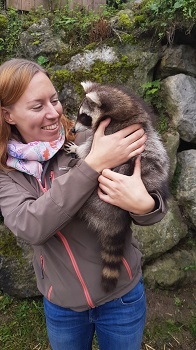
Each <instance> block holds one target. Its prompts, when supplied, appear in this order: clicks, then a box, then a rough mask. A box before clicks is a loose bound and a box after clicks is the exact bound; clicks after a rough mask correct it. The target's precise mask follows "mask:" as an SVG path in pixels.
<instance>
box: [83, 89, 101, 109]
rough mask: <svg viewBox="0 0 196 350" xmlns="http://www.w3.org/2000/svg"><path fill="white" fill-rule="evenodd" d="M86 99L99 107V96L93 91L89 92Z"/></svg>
mask: <svg viewBox="0 0 196 350" xmlns="http://www.w3.org/2000/svg"><path fill="white" fill-rule="evenodd" d="M86 98H87V99H88V100H90V101H92V102H94V103H95V104H96V105H97V106H98V107H101V101H100V99H99V96H98V95H97V93H96V92H95V91H92V92H89V93H88V94H86Z"/></svg>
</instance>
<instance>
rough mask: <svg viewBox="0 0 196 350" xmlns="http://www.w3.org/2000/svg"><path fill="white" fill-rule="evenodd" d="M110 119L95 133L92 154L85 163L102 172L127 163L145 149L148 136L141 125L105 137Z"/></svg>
mask: <svg viewBox="0 0 196 350" xmlns="http://www.w3.org/2000/svg"><path fill="white" fill-rule="evenodd" d="M109 123H110V119H106V120H104V121H102V122H101V123H100V125H99V127H98V129H97V130H96V132H95V135H94V139H93V144H92V147H91V151H90V153H89V154H88V155H87V157H86V158H85V161H86V163H87V164H88V165H90V166H91V167H92V168H93V169H94V170H96V171H98V172H102V170H103V169H106V168H109V169H111V168H114V167H116V166H118V165H121V164H123V163H126V162H127V161H128V160H129V159H130V158H132V157H134V156H136V155H138V154H140V153H141V152H143V151H144V149H145V141H146V138H147V137H146V135H145V133H144V130H143V129H142V127H141V125H140V124H134V125H130V126H128V127H126V128H124V129H122V130H120V131H117V132H115V133H114V134H111V135H105V133H104V132H105V128H106V127H107V126H108V124H109Z"/></svg>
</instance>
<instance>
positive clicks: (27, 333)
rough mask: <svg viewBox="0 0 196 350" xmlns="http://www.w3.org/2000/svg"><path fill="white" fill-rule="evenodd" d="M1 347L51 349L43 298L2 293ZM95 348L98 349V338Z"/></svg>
mask: <svg viewBox="0 0 196 350" xmlns="http://www.w3.org/2000/svg"><path fill="white" fill-rule="evenodd" d="M0 320H1V321H0V349H1V350H50V349H51V348H50V346H49V343H48V337H47V332H46V325H45V318H44V311H43V302H42V298H41V297H40V298H39V297H38V298H36V299H23V300H19V299H16V298H11V297H9V296H8V295H0ZM93 350H98V344H97V340H96V338H95V339H94V342H93Z"/></svg>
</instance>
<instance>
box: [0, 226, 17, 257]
mask: <svg viewBox="0 0 196 350" xmlns="http://www.w3.org/2000/svg"><path fill="white" fill-rule="evenodd" d="M0 255H2V256H4V257H16V258H18V259H21V258H22V249H21V248H20V247H18V245H17V242H16V238H15V236H14V235H13V233H12V232H10V231H9V230H8V229H7V228H6V227H5V226H3V225H1V226H0Z"/></svg>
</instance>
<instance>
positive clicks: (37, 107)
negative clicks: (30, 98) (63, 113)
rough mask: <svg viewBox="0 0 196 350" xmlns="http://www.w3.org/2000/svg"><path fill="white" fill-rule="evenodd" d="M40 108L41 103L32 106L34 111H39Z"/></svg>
mask: <svg viewBox="0 0 196 350" xmlns="http://www.w3.org/2000/svg"><path fill="white" fill-rule="evenodd" d="M41 108H42V105H37V106H34V107H33V110H34V111H39V110H40V109H41Z"/></svg>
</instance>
